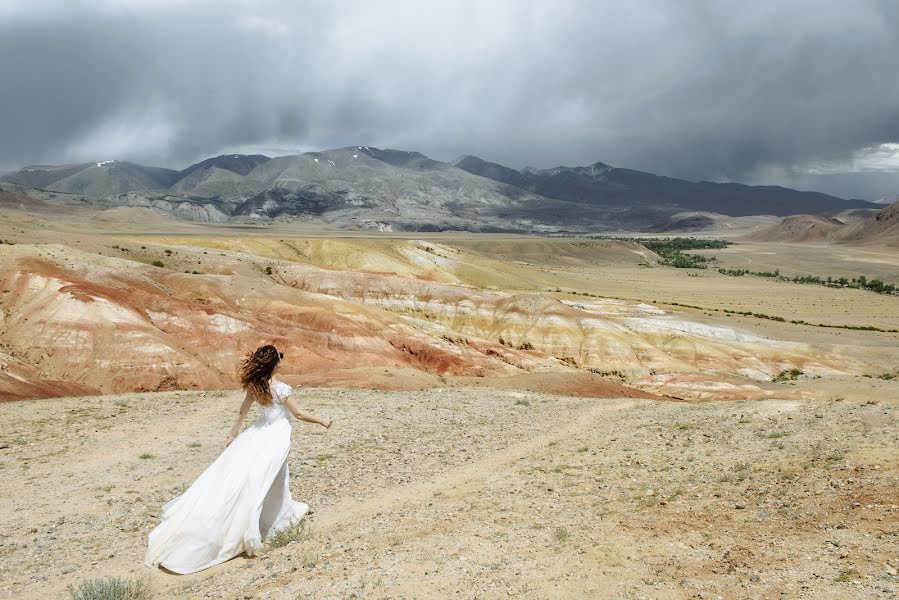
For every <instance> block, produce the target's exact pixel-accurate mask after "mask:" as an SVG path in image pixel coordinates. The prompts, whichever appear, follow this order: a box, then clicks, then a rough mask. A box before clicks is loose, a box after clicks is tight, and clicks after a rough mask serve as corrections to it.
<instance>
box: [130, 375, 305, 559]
mask: <svg viewBox="0 0 899 600" xmlns="http://www.w3.org/2000/svg"><path fill="white" fill-rule="evenodd" d="M271 389H272V398H273V402H272V404H271V405H269V406H262V407H261V413H260V415H259V418H258V419H256V422H255V423H253V424H252V425H251V426H250V427H248V428H247V429H246V430H244V432H243V433H241V434H240V435H239V436H237V438H235V439H234V441H233V442H231V445H229V446H228V447H227V448H225V450H224V451H223V452H222V453H221V454H220V455H219V457H218V458H217V459H215V462H213V463H212V464H211V465H209V467H208V468H207V469H206V470H205V471H203V473H202V474H201V475H200V476H199V477H198V478H197V480H196V481H194V483H193V484H192V485H191V486H190V487H189V488H188V489H187V491H186V492H184V493H183V494H181V495H180V496H178V497H177V498H175V499H174V500H172V501H171V502H169V503H167V504H165V505H164V506H163V507H162V522H161V523H160V524H159V525H158V526H157V527H156V529H154V530H153V532H152V533H150V544H149V548H148V549H147V554H146V557H145V559H144V562H145V563H146V564H147V566H151V567H158V566H162V567H164V568H166V569H168V570H169V571H173V572H175V573H181V574H187V573H195V572H196V571H201V570H203V569H208V568H209V567H212V566H214V565H217V564H219V563H222V562H224V561H226V560H228V559H230V558H233V557H235V556H237V555H238V554H240V553H242V552H246V553H247V554H248V555H249V556H252V555H253V554H255V552H256V551H257V550H258V549H259V548H260V546H261V545H262V541H263V540H264V539H265V538H267V537H268V536H269V535H271V534H273V533H275V532H277V531H279V530H281V529H283V528H285V527H287V526H289V525H291V524H293V523H294V522H296V521H297V520H299V519H302V518H303V517H304V516H305V515H306V513H307V512H308V511H309V507H308V506H307V505H306V504H304V503H302V502H296V501H294V500H293V499H292V498H291V497H290V490H289V489H288V486H287V483H288V473H287V453H288V451H289V450H290V429H291V427H290V418H291V414H290V411H289V410H288V409H287V407H286V406H284V401H285V400H286V399H287V397H288V396H289V395H290V393H291V392H292V391H293V390H292V389H291V387H290V386H289V385H287V384H286V383H282V382H277V383H274V384H272V386H271Z"/></svg>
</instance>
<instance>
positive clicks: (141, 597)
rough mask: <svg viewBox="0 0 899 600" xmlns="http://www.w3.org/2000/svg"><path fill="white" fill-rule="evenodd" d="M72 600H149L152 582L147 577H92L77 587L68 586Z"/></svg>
mask: <svg viewBox="0 0 899 600" xmlns="http://www.w3.org/2000/svg"><path fill="white" fill-rule="evenodd" d="M68 591H69V594H70V595H71V597H72V600H148V599H149V598H150V595H151V594H150V582H149V581H147V580H145V579H119V578H118V577H107V578H106V579H92V580H90V581H85V582H83V583H81V585H79V586H78V587H77V588H75V587H74V586H71V585H70V586H69V587H68Z"/></svg>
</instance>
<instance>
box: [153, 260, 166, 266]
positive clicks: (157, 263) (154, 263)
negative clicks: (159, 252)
mask: <svg viewBox="0 0 899 600" xmlns="http://www.w3.org/2000/svg"><path fill="white" fill-rule="evenodd" d="M150 264H151V265H153V266H154V267H164V266H165V263H163V262H162V261H161V260H154V261H153V262H151V263H150Z"/></svg>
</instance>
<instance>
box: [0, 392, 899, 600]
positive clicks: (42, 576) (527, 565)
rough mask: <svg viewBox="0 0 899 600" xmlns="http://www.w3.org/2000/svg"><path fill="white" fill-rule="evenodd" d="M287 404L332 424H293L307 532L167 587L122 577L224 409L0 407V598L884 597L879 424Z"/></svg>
mask: <svg viewBox="0 0 899 600" xmlns="http://www.w3.org/2000/svg"><path fill="white" fill-rule="evenodd" d="M881 383H882V385H883V386H886V389H884V390H881V394H882V395H888V396H892V397H893V398H895V397H896V392H897V391H899V389H897V388H899V384H897V383H896V382H895V381H883V382H881ZM299 396H300V398H301V403H302V404H303V406H304V407H306V408H308V409H311V410H312V411H314V412H317V413H320V414H323V415H329V416H332V417H334V418H335V420H336V425H335V426H334V428H333V429H332V430H330V431H326V430H323V429H321V428H317V427H313V426H309V425H305V424H302V423H296V424H295V426H294V446H293V450H292V452H291V455H290V458H289V461H290V467H291V469H292V476H293V478H292V480H291V488H292V492H293V494H294V496H295V497H297V498H299V499H303V500H306V501H308V502H309V503H310V504H311V505H312V507H313V510H314V514H313V515H312V516H311V517H310V528H309V530H308V533H307V534H306V536H305V537H304V538H303V539H301V540H299V541H295V542H293V543H292V544H290V545H288V546H286V547H282V548H278V549H274V550H270V551H268V552H267V553H265V554H264V555H262V556H258V557H255V558H246V557H240V558H237V559H235V560H232V561H230V562H228V563H226V564H224V565H221V566H219V567H216V568H213V569H211V570H208V571H205V572H202V573H199V574H195V575H191V576H184V577H182V576H173V575H167V574H165V573H163V572H161V571H152V570H150V569H147V568H145V567H143V566H142V564H141V563H142V558H143V552H144V549H145V543H146V536H147V534H148V533H149V531H150V530H151V529H152V528H153V527H154V526H155V524H156V523H157V522H158V519H157V515H158V512H159V507H160V506H161V504H162V503H164V502H165V501H167V500H168V499H170V498H171V497H172V496H174V495H175V494H177V493H179V492H180V491H182V490H183V489H185V486H187V485H188V484H189V483H190V482H191V481H192V480H193V479H194V478H195V477H196V476H197V475H198V474H199V473H200V472H201V471H202V469H203V468H205V466H206V465H208V464H209V463H210V462H211V461H212V460H213V459H214V458H215V456H216V455H217V454H218V453H219V452H220V450H221V445H222V442H223V440H224V438H225V436H226V432H227V430H228V428H229V427H230V424H231V422H232V419H233V417H234V413H235V412H236V408H237V405H238V403H239V396H238V394H237V393H236V392H169V393H158V394H128V395H120V396H103V397H88V398H75V399H52V400H43V401H40V402H18V403H8V404H4V405H2V406H0V411H2V419H0V447H2V450H0V473H2V478H3V485H2V488H0V489H2V492H0V507H2V508H0V580H2V585H0V595H2V596H3V597H8V598H47V597H59V596H61V595H62V594H63V593H64V588H65V586H67V585H68V584H73V583H78V582H81V581H83V580H87V579H91V578H96V577H103V576H109V575H115V576H129V577H143V576H148V577H149V578H150V579H151V583H152V587H153V590H154V594H155V597H156V598H298V597H302V598H353V597H355V598H387V597H390V598H399V597H405V598H428V597H450V596H452V597H457V598H497V597H533V598H541V597H545V598H634V599H637V598H719V597H721V598H781V597H789V598H816V599H817V598H833V599H837V598H840V599H843V598H893V597H895V595H896V593H897V592H899V578H897V571H896V569H897V568H899V560H897V557H899V539H897V533H899V507H897V501H899V450H897V448H899V423H897V406H896V403H888V402H877V401H876V400H869V401H867V402H852V401H849V400H840V399H835V400H833V401H808V400H802V401H786V400H769V401H755V402H732V403H727V402H705V403H675V402H663V401H651V400H639V399H592V398H569V397H559V396H545V395H540V394H536V393H533V392H522V391H514V390H497V389H473V388H442V389H434V390H429V391H416V392H373V391H366V390H335V389H316V388H305V389H302V390H300V391H299ZM150 423H152V427H148V424H150Z"/></svg>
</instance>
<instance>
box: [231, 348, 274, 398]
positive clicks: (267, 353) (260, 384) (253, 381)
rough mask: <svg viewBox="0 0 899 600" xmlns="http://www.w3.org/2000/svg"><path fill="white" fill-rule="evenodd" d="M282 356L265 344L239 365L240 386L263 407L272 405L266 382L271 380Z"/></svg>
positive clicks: (270, 393)
mask: <svg viewBox="0 0 899 600" xmlns="http://www.w3.org/2000/svg"><path fill="white" fill-rule="evenodd" d="M283 356H284V355H283V354H281V353H280V352H278V349H277V348H275V347H274V346H272V345H271V344H267V345H265V346H260V347H259V348H257V349H256V351H255V352H251V353H250V354H248V355H247V357H246V358H245V359H244V361H243V362H242V363H241V365H240V384H241V385H242V386H243V388H244V389H245V390H247V391H248V392H250V395H251V396H252V397H253V399H254V400H256V402H258V403H259V404H262V405H263V406H268V405H269V404H271V403H272V392H271V389H269V386H268V380H269V379H271V377H272V371H274V370H275V366H276V365H277V364H278V363H279V362H280V361H281V358H283Z"/></svg>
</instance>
